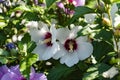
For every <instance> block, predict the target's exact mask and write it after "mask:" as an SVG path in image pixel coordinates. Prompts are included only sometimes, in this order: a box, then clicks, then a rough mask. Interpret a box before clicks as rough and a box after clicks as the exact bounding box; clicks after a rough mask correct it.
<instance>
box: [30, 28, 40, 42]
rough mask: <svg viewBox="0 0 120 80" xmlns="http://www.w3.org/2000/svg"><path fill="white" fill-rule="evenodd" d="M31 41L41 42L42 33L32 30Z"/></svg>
mask: <svg viewBox="0 0 120 80" xmlns="http://www.w3.org/2000/svg"><path fill="white" fill-rule="evenodd" d="M30 35H31V40H32V41H35V42H37V43H38V42H39V40H40V39H41V32H40V30H38V29H31V30H30Z"/></svg>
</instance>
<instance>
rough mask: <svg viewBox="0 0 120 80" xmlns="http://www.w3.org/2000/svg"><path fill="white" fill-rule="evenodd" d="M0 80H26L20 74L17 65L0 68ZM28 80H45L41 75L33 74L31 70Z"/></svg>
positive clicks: (32, 69) (33, 71)
mask: <svg viewBox="0 0 120 80" xmlns="http://www.w3.org/2000/svg"><path fill="white" fill-rule="evenodd" d="M0 80H26V79H25V78H24V77H23V76H22V75H21V73H20V70H19V65H17V66H12V67H10V68H8V67H7V66H6V65H4V66H1V67H0ZM30 80H47V78H46V76H45V75H44V74H43V73H35V70H34V68H33V67H32V68H31V73H30Z"/></svg>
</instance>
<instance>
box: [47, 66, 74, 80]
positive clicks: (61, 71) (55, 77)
mask: <svg viewBox="0 0 120 80" xmlns="http://www.w3.org/2000/svg"><path fill="white" fill-rule="evenodd" d="M73 71H75V68H74V67H71V68H70V67H67V66H65V65H62V64H59V65H56V66H55V67H54V68H52V69H51V70H50V72H49V74H48V80H62V79H64V78H65V77H67V75H69V74H70V73H72V72H73ZM61 78H62V79H61Z"/></svg>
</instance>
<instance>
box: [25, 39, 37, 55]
mask: <svg viewBox="0 0 120 80" xmlns="http://www.w3.org/2000/svg"><path fill="white" fill-rule="evenodd" d="M35 47H36V44H35V42H33V41H30V42H29V43H28V44H27V52H28V53H31V52H32V51H33V49H34V48H35Z"/></svg>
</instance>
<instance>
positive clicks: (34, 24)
mask: <svg viewBox="0 0 120 80" xmlns="http://www.w3.org/2000/svg"><path fill="white" fill-rule="evenodd" d="M25 26H26V27H28V28H30V29H33V28H38V22H37V21H30V22H28V23H27V24H25Z"/></svg>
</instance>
